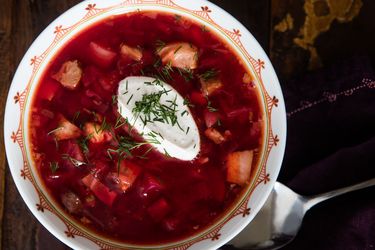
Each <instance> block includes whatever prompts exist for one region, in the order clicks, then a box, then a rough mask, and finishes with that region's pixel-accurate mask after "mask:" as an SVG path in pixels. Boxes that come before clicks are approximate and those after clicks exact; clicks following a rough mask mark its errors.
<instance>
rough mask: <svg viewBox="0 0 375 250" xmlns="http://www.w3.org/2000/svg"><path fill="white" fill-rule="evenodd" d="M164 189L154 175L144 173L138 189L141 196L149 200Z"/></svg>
mask: <svg viewBox="0 0 375 250" xmlns="http://www.w3.org/2000/svg"><path fill="white" fill-rule="evenodd" d="M163 189H164V186H163V184H162V183H161V181H160V180H158V179H157V178H156V177H154V176H152V175H149V174H146V175H145V176H144V178H143V180H142V182H141V184H140V187H139V189H138V194H139V195H140V197H141V198H143V199H147V200H151V199H153V198H154V197H156V196H157V195H158V194H159V193H160V192H161V191H162V190H163Z"/></svg>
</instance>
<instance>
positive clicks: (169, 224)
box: [162, 216, 181, 232]
mask: <svg viewBox="0 0 375 250" xmlns="http://www.w3.org/2000/svg"><path fill="white" fill-rule="evenodd" d="M180 224H181V218H179V217H175V216H174V217H169V218H166V219H164V220H163V222H162V226H163V228H164V230H166V231H168V232H174V231H176V230H177V229H178V228H179V226H180Z"/></svg>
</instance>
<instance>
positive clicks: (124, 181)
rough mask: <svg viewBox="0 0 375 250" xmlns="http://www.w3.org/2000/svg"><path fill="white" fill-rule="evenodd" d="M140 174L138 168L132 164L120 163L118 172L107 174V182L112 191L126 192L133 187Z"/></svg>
mask: <svg viewBox="0 0 375 250" xmlns="http://www.w3.org/2000/svg"><path fill="white" fill-rule="evenodd" d="M140 173H141V170H140V168H139V167H138V166H137V165H135V164H134V163H131V162H129V161H121V163H120V172H119V173H117V172H112V173H109V174H108V176H107V181H108V182H109V184H110V185H111V186H113V188H114V189H117V190H118V191H120V192H126V190H128V188H130V187H131V186H132V185H133V183H134V182H135V180H136V179H137V177H138V176H139V174H140Z"/></svg>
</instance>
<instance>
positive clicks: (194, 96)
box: [190, 91, 207, 106]
mask: <svg viewBox="0 0 375 250" xmlns="http://www.w3.org/2000/svg"><path fill="white" fill-rule="evenodd" d="M190 101H191V103H193V104H196V105H200V106H206V105H207V98H206V97H205V96H204V95H203V94H202V92H198V91H194V92H192V93H191V94H190Z"/></svg>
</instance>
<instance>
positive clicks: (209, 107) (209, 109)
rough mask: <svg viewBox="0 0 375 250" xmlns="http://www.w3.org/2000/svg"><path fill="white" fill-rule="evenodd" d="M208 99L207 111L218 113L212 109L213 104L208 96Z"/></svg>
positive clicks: (215, 109)
mask: <svg viewBox="0 0 375 250" xmlns="http://www.w3.org/2000/svg"><path fill="white" fill-rule="evenodd" d="M206 99H207V109H208V111H210V112H216V111H218V109H217V108H214V107H212V103H211V101H210V100H209V99H208V96H206Z"/></svg>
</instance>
